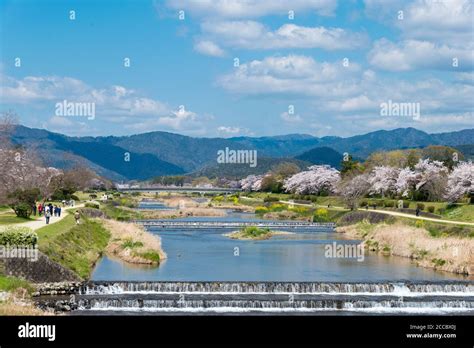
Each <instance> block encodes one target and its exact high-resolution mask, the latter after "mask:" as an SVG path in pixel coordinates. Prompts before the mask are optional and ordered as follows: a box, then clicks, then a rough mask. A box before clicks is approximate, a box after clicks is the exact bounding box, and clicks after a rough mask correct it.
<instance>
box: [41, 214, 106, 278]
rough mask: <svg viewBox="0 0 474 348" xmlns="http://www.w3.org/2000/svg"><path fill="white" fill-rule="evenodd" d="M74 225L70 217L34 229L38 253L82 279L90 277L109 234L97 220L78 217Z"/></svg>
mask: <svg viewBox="0 0 474 348" xmlns="http://www.w3.org/2000/svg"><path fill="white" fill-rule="evenodd" d="M80 222H81V223H80V224H79V225H76V223H75V221H74V218H73V216H72V215H68V216H67V217H65V218H64V219H63V220H61V221H59V222H57V223H55V224H52V225H48V226H45V227H42V228H40V229H38V230H37V234H38V246H39V250H40V251H42V252H43V253H45V254H46V255H47V256H48V257H49V258H51V259H52V260H53V261H56V262H58V263H59V264H61V265H63V266H64V267H66V268H68V269H70V270H72V271H73V272H75V273H76V274H77V275H79V276H80V277H81V278H83V279H86V278H88V277H89V275H90V273H91V272H92V269H93V267H94V265H95V263H96V262H97V260H98V259H99V258H100V257H101V256H102V254H103V252H104V250H105V248H106V246H107V244H108V241H109V238H110V233H109V231H107V230H106V229H105V228H104V227H103V226H102V224H101V223H100V222H99V221H96V220H94V219H90V218H87V217H85V216H84V215H82V216H81V221H80Z"/></svg>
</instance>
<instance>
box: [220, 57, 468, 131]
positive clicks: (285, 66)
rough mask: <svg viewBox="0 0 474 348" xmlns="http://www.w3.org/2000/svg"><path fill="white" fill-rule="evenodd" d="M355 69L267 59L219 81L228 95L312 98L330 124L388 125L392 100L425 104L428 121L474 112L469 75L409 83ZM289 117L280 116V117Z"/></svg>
mask: <svg viewBox="0 0 474 348" xmlns="http://www.w3.org/2000/svg"><path fill="white" fill-rule="evenodd" d="M351 66H352V68H351V69H348V68H345V67H343V65H342V63H341V62H335V63H328V62H316V61H315V60H313V59H312V58H311V57H306V56H295V55H291V56H287V57H267V58H265V59H263V60H255V61H251V62H248V63H245V64H241V66H240V67H239V68H236V69H235V70H234V71H233V72H232V73H229V74H227V75H224V76H221V77H220V78H219V79H218V83H219V84H220V85H221V86H222V87H223V88H225V89H226V90H227V91H229V92H231V93H235V94H238V95H242V96H268V97H272V96H273V97H275V98H278V99H281V96H285V97H288V96H297V97H307V98H308V100H310V103H311V104H312V107H313V112H314V114H315V115H317V117H322V118H324V117H330V118H329V119H328V122H330V121H329V120H331V119H332V118H333V117H334V115H340V116H341V117H346V118H345V121H346V122H348V120H351V119H354V117H355V116H357V117H361V119H359V120H358V122H362V123H364V122H368V121H366V119H367V120H371V122H372V121H374V119H376V120H377V122H381V123H380V126H381V127H382V126H383V120H379V116H380V104H381V103H382V102H387V101H388V100H392V101H393V102H399V103H420V105H421V114H422V117H423V115H438V114H447V113H455V114H463V113H466V112H469V111H472V108H473V104H472V102H471V99H472V95H474V86H473V85H472V84H471V83H470V82H465V81H463V80H462V79H461V77H462V78H463V79H467V78H468V77H469V76H467V75H460V76H458V80H457V81H454V82H449V81H443V80H440V79H436V78H426V77H425V78H423V79H419V80H413V79H410V80H404V79H401V78H397V77H394V76H390V75H388V76H387V75H383V76H380V77H378V76H377V75H376V74H375V73H374V72H373V71H371V70H365V71H363V70H361V69H360V68H359V67H358V66H357V65H355V64H352V65H351ZM286 116H287V115H286V114H285V115H280V118H282V119H285V118H286ZM384 120H385V121H387V120H388V119H387V118H384ZM308 121H309V122H311V120H310V119H308ZM390 122H392V123H397V124H399V125H400V126H407V124H406V122H410V124H408V125H412V124H411V123H412V121H410V120H408V119H407V118H404V119H397V120H395V121H390ZM317 123H320V122H317ZM341 124H342V123H341ZM387 125H389V123H387ZM416 125H417V124H413V125H412V126H416ZM350 127H352V126H350Z"/></svg>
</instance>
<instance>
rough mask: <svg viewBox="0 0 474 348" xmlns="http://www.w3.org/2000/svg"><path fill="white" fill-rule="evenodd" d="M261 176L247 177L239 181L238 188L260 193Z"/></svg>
mask: <svg viewBox="0 0 474 348" xmlns="http://www.w3.org/2000/svg"><path fill="white" fill-rule="evenodd" d="M262 179H263V175H249V176H247V177H246V178H244V179H242V180H240V187H241V188H242V190H243V191H260V189H261V186H262Z"/></svg>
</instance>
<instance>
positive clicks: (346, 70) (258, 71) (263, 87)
mask: <svg viewBox="0 0 474 348" xmlns="http://www.w3.org/2000/svg"><path fill="white" fill-rule="evenodd" d="M359 70H360V68H359V66H358V65H357V64H350V65H349V67H344V66H343V64H342V61H341V62H336V63H327V62H324V63H319V62H316V61H315V60H314V59H313V58H311V57H307V56H302V55H289V56H285V57H266V58H265V59H263V60H254V61H251V62H249V63H245V64H241V65H240V66H239V67H238V68H236V69H235V70H234V72H232V73H230V74H227V75H223V76H220V77H219V78H218V80H217V83H218V84H219V85H220V86H222V87H223V88H225V89H226V90H228V91H231V92H234V93H238V94H247V95H262V94H274V93H290V94H292V93H294V94H301V95H309V96H314V95H330V94H334V93H336V94H337V93H339V94H347V93H350V91H351V86H350V81H351V76H352V75H353V74H355V73H357V72H358V71H359ZM329 83H330V84H329Z"/></svg>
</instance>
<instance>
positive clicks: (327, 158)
mask: <svg viewBox="0 0 474 348" xmlns="http://www.w3.org/2000/svg"><path fill="white" fill-rule="evenodd" d="M295 158H296V159H298V160H301V161H305V162H309V163H311V164H329V165H330V166H331V167H334V168H339V167H340V164H341V161H342V159H343V156H342V155H341V154H340V153H339V152H337V151H336V150H333V149H331V148H330V147H327V146H322V147H316V148H314V149H312V150H309V151H306V152H304V153H302V154H301V155H299V156H296V157H295Z"/></svg>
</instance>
